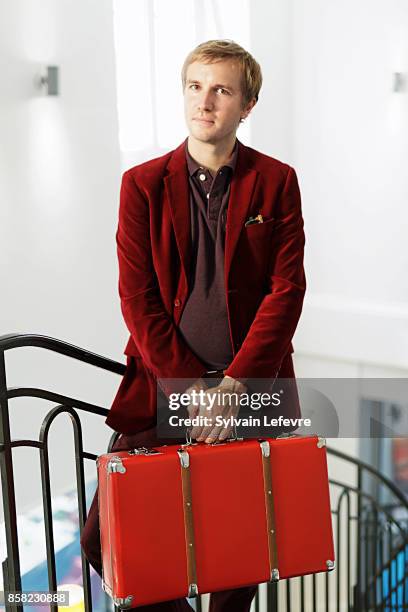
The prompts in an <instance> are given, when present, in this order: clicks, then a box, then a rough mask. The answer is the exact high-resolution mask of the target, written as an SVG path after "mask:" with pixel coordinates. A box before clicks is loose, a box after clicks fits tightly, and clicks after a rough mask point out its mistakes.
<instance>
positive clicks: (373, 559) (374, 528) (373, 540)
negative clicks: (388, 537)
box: [370, 508, 378, 609]
mask: <svg viewBox="0 0 408 612" xmlns="http://www.w3.org/2000/svg"><path fill="white" fill-rule="evenodd" d="M373 518H374V520H373V525H372V533H371V544H370V546H371V563H372V570H371V571H372V574H373V575H375V573H376V570H377V529H378V512H377V508H374V509H373ZM377 585H378V581H377V580H373V581H372V591H373V599H374V601H373V606H374V609H375V608H376V606H377V590H378V589H377Z"/></svg>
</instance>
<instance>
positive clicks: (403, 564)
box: [402, 546, 407, 608]
mask: <svg viewBox="0 0 408 612" xmlns="http://www.w3.org/2000/svg"><path fill="white" fill-rule="evenodd" d="M406 552H407V550H406V546H404V550H403V553H402V607H403V608H404V606H405V605H406V604H407V602H406V599H405V588H406V584H405V582H406V557H405V555H406Z"/></svg>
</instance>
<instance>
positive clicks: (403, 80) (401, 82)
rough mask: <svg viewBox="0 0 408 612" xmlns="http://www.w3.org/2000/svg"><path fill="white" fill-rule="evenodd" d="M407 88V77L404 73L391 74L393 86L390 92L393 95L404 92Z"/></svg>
mask: <svg viewBox="0 0 408 612" xmlns="http://www.w3.org/2000/svg"><path fill="white" fill-rule="evenodd" d="M406 88H407V75H406V74H405V73H404V72H394V73H393V86H392V90H393V92H394V93H401V92H403V91H406Z"/></svg>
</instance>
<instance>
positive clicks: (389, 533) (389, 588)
mask: <svg viewBox="0 0 408 612" xmlns="http://www.w3.org/2000/svg"><path fill="white" fill-rule="evenodd" d="M391 538H392V533H391V524H390V523H388V560H389V562H390V563H389V568H388V597H389V599H390V608H391V607H392V565H393V560H392V544H391Z"/></svg>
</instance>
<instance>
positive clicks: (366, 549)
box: [364, 510, 370, 610]
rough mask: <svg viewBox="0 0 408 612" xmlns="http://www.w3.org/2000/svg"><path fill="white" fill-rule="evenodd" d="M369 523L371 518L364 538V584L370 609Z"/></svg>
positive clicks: (366, 525)
mask: <svg viewBox="0 0 408 612" xmlns="http://www.w3.org/2000/svg"><path fill="white" fill-rule="evenodd" d="M367 516H368V517H370V511H369V510H368V511H367ZM369 525H370V518H368V520H367V521H366V522H365V525H364V527H365V538H364V576H365V584H364V597H365V605H366V608H367V610H369V609H370V590H369V586H368V585H369V577H368V568H369V563H368V562H369V554H370V553H369V545H370V533H369Z"/></svg>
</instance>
